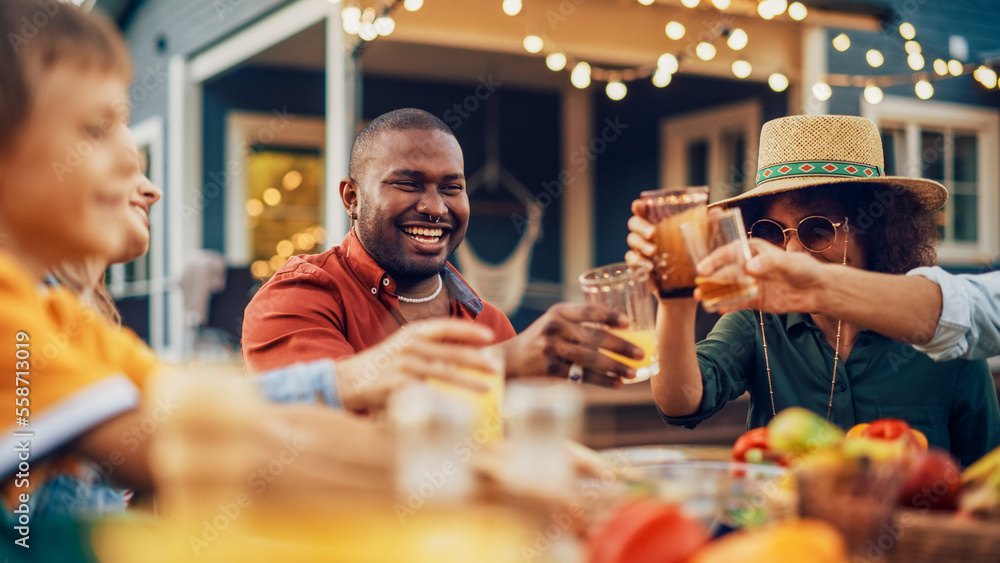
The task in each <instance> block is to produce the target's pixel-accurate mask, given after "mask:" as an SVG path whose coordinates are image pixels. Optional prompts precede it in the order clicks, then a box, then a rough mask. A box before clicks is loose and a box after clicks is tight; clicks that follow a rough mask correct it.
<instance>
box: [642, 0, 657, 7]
mask: <svg viewBox="0 0 1000 563" xmlns="http://www.w3.org/2000/svg"><path fill="white" fill-rule="evenodd" d="M654 1H655V0H639V3H640V4H642V5H643V6H649V5H650V4H652V3H653V2H654Z"/></svg>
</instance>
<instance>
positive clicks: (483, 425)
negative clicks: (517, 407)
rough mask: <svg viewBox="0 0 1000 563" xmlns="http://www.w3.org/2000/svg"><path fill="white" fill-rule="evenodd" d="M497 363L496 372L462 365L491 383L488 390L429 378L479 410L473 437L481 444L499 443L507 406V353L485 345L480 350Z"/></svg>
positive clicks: (435, 384) (465, 371)
mask: <svg viewBox="0 0 1000 563" xmlns="http://www.w3.org/2000/svg"><path fill="white" fill-rule="evenodd" d="M480 352H481V353H482V354H483V355H484V356H486V358H487V360H489V363H490V364H491V365H492V366H493V370H494V371H493V373H489V372H481V371H475V370H470V369H465V368H462V369H460V370H459V372H460V373H462V374H463V375H468V376H471V377H476V378H479V379H482V380H483V381H484V382H486V384H487V385H488V386H489V390H488V391H486V392H485V393H480V392H478V391H473V390H471V389H466V388H464V387H458V386H456V385H453V384H451V383H448V382H445V381H441V380H437V379H429V380H428V383H429V384H430V385H431V387H434V388H437V389H440V390H442V391H444V392H445V393H446V394H448V395H451V396H453V397H457V398H458V399H461V400H462V401H463V402H466V403H468V404H469V405H471V406H472V408H473V412H474V413H475V426H474V427H473V429H472V435H471V436H470V438H471V439H472V440H473V441H475V443H477V444H486V443H494V442H499V441H500V440H502V439H503V411H502V409H501V406H502V405H503V397H504V377H505V375H504V371H505V364H504V358H503V353H502V352H501V351H500V350H499V349H498V348H496V347H489V348H483V349H482V350H481V351H480Z"/></svg>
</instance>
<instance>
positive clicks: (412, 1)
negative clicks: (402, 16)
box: [403, 0, 424, 12]
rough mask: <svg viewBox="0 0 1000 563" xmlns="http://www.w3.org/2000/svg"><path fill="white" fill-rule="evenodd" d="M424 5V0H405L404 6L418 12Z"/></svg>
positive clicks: (410, 10) (409, 10) (408, 10)
mask: <svg viewBox="0 0 1000 563" xmlns="http://www.w3.org/2000/svg"><path fill="white" fill-rule="evenodd" d="M423 7H424V0H405V1H404V2H403V8H405V9H406V11H407V12H416V11H417V10H419V9H420V8H423Z"/></svg>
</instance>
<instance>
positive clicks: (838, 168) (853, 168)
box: [757, 160, 885, 186]
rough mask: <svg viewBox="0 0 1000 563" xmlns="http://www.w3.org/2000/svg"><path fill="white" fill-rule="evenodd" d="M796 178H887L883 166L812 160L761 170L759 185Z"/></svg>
mask: <svg viewBox="0 0 1000 563" xmlns="http://www.w3.org/2000/svg"><path fill="white" fill-rule="evenodd" d="M795 176H833V177H840V178H876V177H879V176H885V170H884V169H883V168H882V167H881V166H869V165H867V164H861V163H858V162H839V161H830V160H810V161H800V162H781V163H778V164H774V165H771V166H768V167H766V168H761V169H760V170H758V171H757V185H758V186H759V185H761V184H763V183H765V182H768V181H770V180H776V179H778V178H792V177H795Z"/></svg>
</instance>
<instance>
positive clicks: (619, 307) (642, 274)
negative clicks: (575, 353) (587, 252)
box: [580, 262, 659, 383]
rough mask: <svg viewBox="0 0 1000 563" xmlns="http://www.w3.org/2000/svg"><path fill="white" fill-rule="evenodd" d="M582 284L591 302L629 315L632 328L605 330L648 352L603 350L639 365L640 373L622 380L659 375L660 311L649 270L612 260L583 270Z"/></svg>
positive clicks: (620, 360)
mask: <svg viewBox="0 0 1000 563" xmlns="http://www.w3.org/2000/svg"><path fill="white" fill-rule="evenodd" d="M580 286H581V288H582V289H583V296H584V298H585V299H586V300H587V304H588V305H593V306H595V307H600V308H602V309H605V310H607V311H610V312H613V313H619V314H621V315H624V316H625V317H626V318H627V319H628V322H629V326H628V328H614V329H605V330H607V331H608V332H610V333H611V334H614V335H615V336H617V337H619V338H621V339H622V340H627V341H629V342H631V343H632V344H635V345H636V346H638V347H639V348H642V351H643V352H645V353H646V355H645V356H643V358H642V359H639V360H636V359H634V358H627V357H625V356H621V355H618V354H615V353H614V352H609V351H607V350H601V353H602V354H604V355H606V356H608V357H609V358H611V359H613V360H615V361H618V362H621V363H623V364H625V365H627V366H629V367H633V368H635V370H636V377H635V378H634V379H623V380H622V381H623V382H625V383H638V382H640V381H645V380H647V379H649V378H650V377H651V376H653V375H655V374H656V372H657V371H659V365H658V364H657V361H656V354H655V350H656V346H655V343H656V340H655V338H654V336H653V328H654V327H655V325H656V314H655V311H654V305H653V294H652V293H650V291H649V272H648V271H646V270H641V269H638V270H630V269H629V267H628V265H627V264H625V263H624V262H619V263H617V264H609V265H607V266H601V267H600V268H594V269H592V270H587V271H586V272H584V273H582V274H580Z"/></svg>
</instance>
